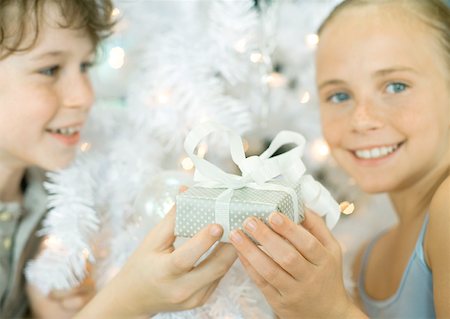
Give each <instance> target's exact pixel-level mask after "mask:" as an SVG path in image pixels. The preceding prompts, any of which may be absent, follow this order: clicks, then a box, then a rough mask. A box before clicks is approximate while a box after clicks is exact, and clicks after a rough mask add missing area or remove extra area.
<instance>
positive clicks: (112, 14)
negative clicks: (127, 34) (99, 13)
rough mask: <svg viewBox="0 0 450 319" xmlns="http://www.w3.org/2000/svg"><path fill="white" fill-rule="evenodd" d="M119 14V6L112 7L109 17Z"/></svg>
mask: <svg viewBox="0 0 450 319" xmlns="http://www.w3.org/2000/svg"><path fill="white" fill-rule="evenodd" d="M119 15H120V10H119V8H114V9H113V11H112V12H111V17H113V18H115V17H118V16H119Z"/></svg>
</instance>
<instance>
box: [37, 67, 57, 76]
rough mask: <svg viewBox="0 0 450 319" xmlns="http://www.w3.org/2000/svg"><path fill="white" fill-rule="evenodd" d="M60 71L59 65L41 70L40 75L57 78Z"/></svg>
mask: <svg viewBox="0 0 450 319" xmlns="http://www.w3.org/2000/svg"><path fill="white" fill-rule="evenodd" d="M59 69H60V67H59V65H52V66H50V67H47V68H43V69H41V70H39V73H40V74H42V75H45V76H55V75H56V73H57V72H58V71H59Z"/></svg>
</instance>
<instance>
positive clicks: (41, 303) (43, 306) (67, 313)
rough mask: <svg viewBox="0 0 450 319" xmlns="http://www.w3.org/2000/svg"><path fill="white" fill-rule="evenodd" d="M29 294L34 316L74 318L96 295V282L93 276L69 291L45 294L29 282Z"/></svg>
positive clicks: (56, 318)
mask: <svg viewBox="0 0 450 319" xmlns="http://www.w3.org/2000/svg"><path fill="white" fill-rule="evenodd" d="M26 291H27V295H28V298H29V300H30V307H31V311H32V313H33V317H36V318H45V319H47V318H48V319H53V318H55V319H60V318H61V319H64V318H72V317H73V316H74V315H75V314H76V313H77V312H78V311H80V310H81V309H82V308H83V307H84V306H85V305H86V304H87V303H88V302H89V301H90V300H91V299H92V297H93V296H94V295H95V292H96V291H95V284H94V282H93V281H92V279H91V278H87V279H85V281H83V282H82V283H81V285H80V286H78V287H76V288H74V289H71V290H67V291H52V292H51V293H50V294H49V295H48V296H46V295H44V294H43V293H42V292H41V291H40V290H39V289H38V288H37V287H35V286H33V285H30V284H27V287H26Z"/></svg>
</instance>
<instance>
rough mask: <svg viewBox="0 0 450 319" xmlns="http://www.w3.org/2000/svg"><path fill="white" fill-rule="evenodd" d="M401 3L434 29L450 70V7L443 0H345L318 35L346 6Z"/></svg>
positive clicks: (327, 19) (319, 31) (321, 27)
mask: <svg viewBox="0 0 450 319" xmlns="http://www.w3.org/2000/svg"><path fill="white" fill-rule="evenodd" d="M380 4H399V5H402V6H403V7H404V9H405V10H408V11H409V12H411V13H412V14H414V15H415V16H416V17H417V18H419V19H420V20H421V21H422V22H423V23H425V24H426V25H428V26H429V27H431V28H432V30H434V32H435V34H436V36H437V39H438V40H439V43H440V44H441V46H442V48H443V52H444V54H445V59H446V62H447V67H448V71H449V72H450V7H449V6H448V5H447V4H446V3H445V2H443V1H442V0H344V1H343V2H341V3H340V4H339V5H338V6H336V7H335V8H334V9H333V11H332V12H331V13H330V14H329V15H328V17H327V18H326V19H325V21H324V22H323V23H322V25H321V26H320V28H319V30H318V32H317V33H318V35H319V36H320V34H321V33H322V31H323V30H324V29H325V28H326V27H327V25H328V24H329V23H330V21H331V20H333V19H334V18H335V17H336V16H338V15H339V13H340V12H342V11H344V10H345V9H346V8H353V7H360V6H364V5H380Z"/></svg>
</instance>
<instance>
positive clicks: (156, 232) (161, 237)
mask: <svg viewBox="0 0 450 319" xmlns="http://www.w3.org/2000/svg"><path fill="white" fill-rule="evenodd" d="M174 230H175V206H173V207H172V209H171V210H170V211H169V212H168V213H167V215H166V216H165V217H164V218H163V219H162V220H161V221H160V222H159V223H158V225H156V226H155V227H154V228H153V229H152V230H151V231H150V232H149V233H148V235H147V236H146V237H145V239H144V245H145V246H146V247H150V248H151V249H153V250H157V251H163V250H166V249H172V248H173V247H172V245H173V242H174V241H175V235H174Z"/></svg>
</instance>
